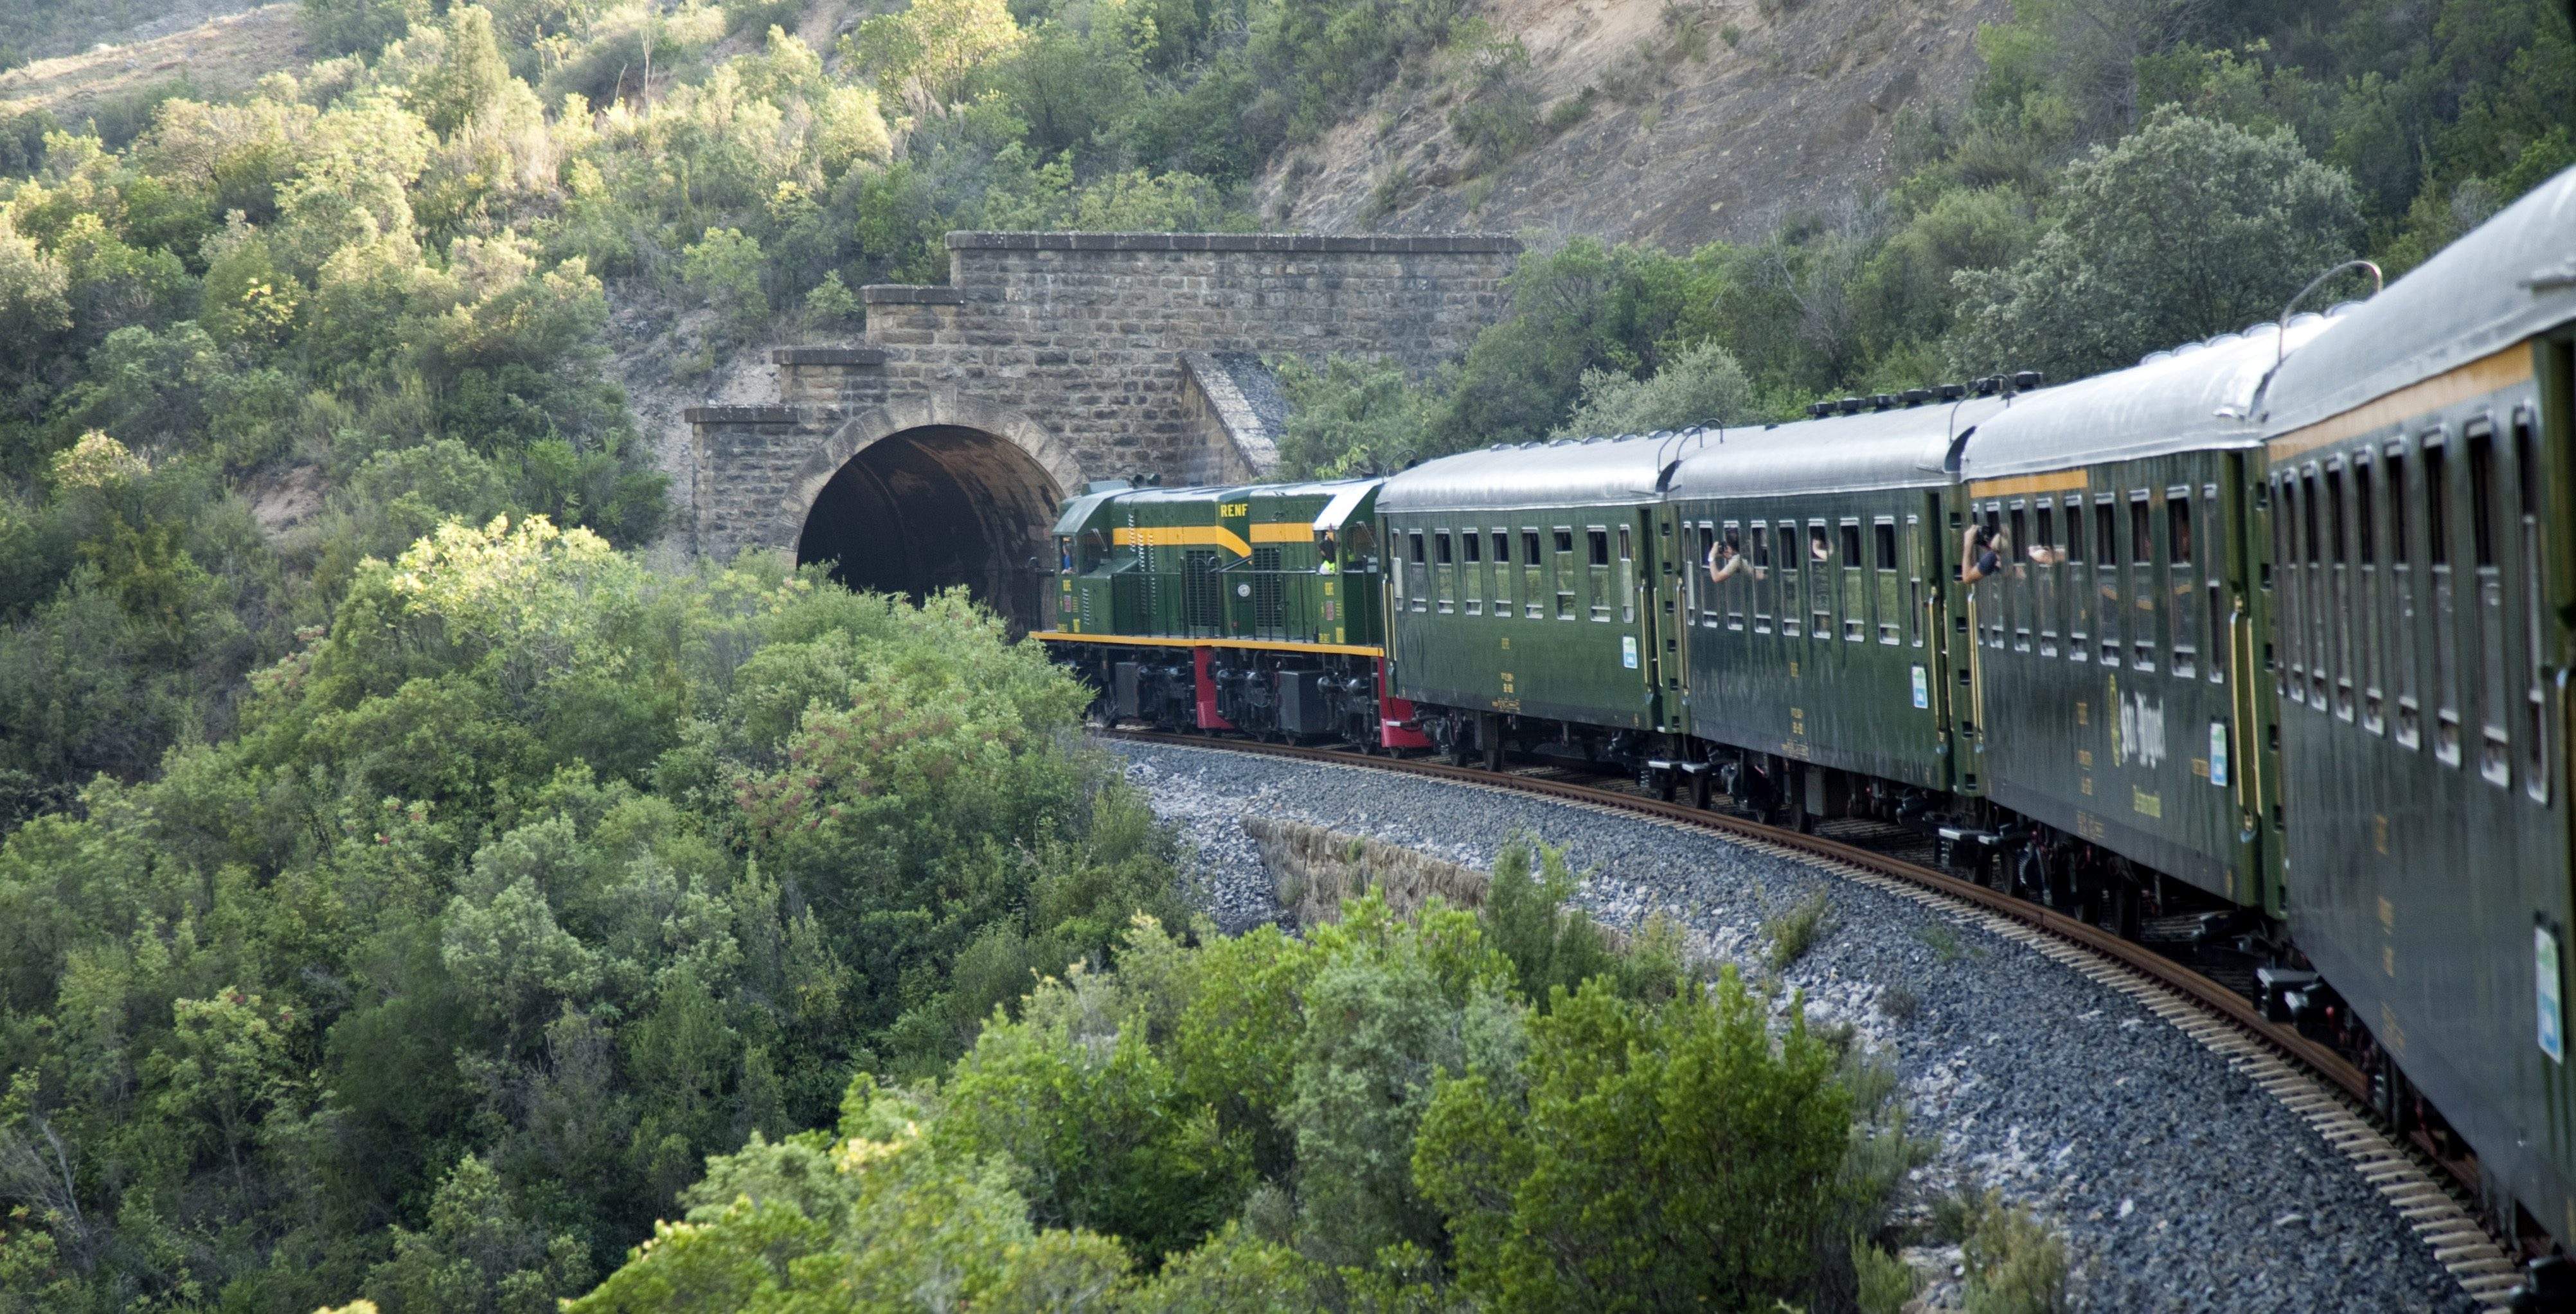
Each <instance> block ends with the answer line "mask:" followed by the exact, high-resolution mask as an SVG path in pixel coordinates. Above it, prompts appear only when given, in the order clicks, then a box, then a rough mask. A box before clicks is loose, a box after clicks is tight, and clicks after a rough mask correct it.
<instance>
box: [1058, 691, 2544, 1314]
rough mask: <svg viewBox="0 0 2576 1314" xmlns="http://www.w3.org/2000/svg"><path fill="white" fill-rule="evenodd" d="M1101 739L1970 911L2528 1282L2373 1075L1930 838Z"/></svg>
mask: <svg viewBox="0 0 2576 1314" xmlns="http://www.w3.org/2000/svg"><path fill="white" fill-rule="evenodd" d="M1101 733H1103V734H1104V735H1106V736H1108V737H1112V738H1119V739H1128V740H1134V741H1138V742H1142V743H1155V744H1169V745H1174V746H1180V747H1188V748H1196V749H1211V750H1217V751H1222V752H1232V753H1241V754H1247V755H1257V756H1266V757H1278V758H1288V759H1293V760H1298V761H1306V762H1318V763H1325V764H1329V765H1335V766H1341V767H1347V768H1356V769H1364V770H1376V771H1390V772H1399V773H1402V774H1406V775H1413V776H1420V777H1424V778H1427V779H1432V780H1438V781H1444V782H1447V783H1451V784H1458V785H1467V786H1471V787H1475V788H1481V789H1492V790H1501V791H1506V792H1514V793H1521V794H1530V795H1535V796H1539V797H1543V798H1547V799H1551V800H1554V801H1556V802H1559V803H1565V804H1571V805H1574V806H1577V807H1583V808H1588V809H1593V810H1596V811H1601V812H1607V813H1613V814H1618V815H1624V816H1629V817H1634V818H1639V819H1643V820H1646V821H1648V822H1650V823H1653V824H1659V825H1664V826H1671V827H1676V828H1683V829H1692V830H1700V831H1713V832H1716V833H1718V834H1721V835H1724V836H1726V837H1728V838H1729V839H1730V840H1732V841H1734V842H1736V843H1740V844H1743V845H1745V846H1746V847H1749V848H1753V849H1756V850H1759V851H1766V852H1770V853H1774V854H1779V855H1783V856H1789V857H1792V858H1795V859H1796V860H1798V861H1800V862H1802V863H1805V864H1806V865H1809V866H1811V867H1814V868H1817V869H1819V870H1822V871H1824V872H1827V873H1829V874H1832V875H1835V876H1838V877H1841V878H1843V879H1845V880H1850V881H1854V882H1857V883H1860V884H1863V885H1866V886H1870V887H1872V888H1874V889H1878V890H1881V891H1884V892H1887V893H1891V894H1895V895H1898V896H1900V897H1903V898H1906V899H1910V900H1913V901H1915V902H1917V903H1921V904H1924V905H1926V906H1929V907H1934V908H1938V909H1941V910H1942V911H1945V912H1949V913H1951V914H1953V915H1957V916H1960V917H1962V918H1964V919H1965V920H1968V921H1969V922H1971V923H1972V924H1975V925H1977V926H1980V927H1982V928H1983V929H1984V930H1986V931H1988V932H1990V933H1992V934H1994V935H1996V936H1998V937H2000V938H2002V939H2005V940H2009V941H2011V942H2014V943H2016V944H2020V945H2023V946H2025V947H2027V948H2028V949H2030V950H2031V951H2032V952H2034V953H2037V954H2039V955H2041V956H2042V957H2045V958H2047V959H2049V960H2051V961H2053V962H2056V963H2058V964H2060V965H2062V966H2064V967H2066V968H2067V969H2069V970H2071V971H2074V972H2076V973H2078V974H2079V975H2082V976H2084V977H2086V978H2088V979H2090V980H2092V981H2095V982H2097V983H2099V984H2101V985H2103V986H2106V987H2108V988H2110V989H2112V990H2114V991H2117V992H2119V993H2121V994H2123V995H2126V996H2128V997H2130V998H2132V999H2134V1000H2136V1001H2138V1003H2139V1004H2140V1005H2142V1006H2143V1007H2145V1008H2146V1009H2148V1010H2149V1011H2150V1012H2152V1013H2154V1014H2156V1015H2157V1016H2158V1017H2160V1018H2162V1019H2164V1020H2165V1021H2166V1022H2168V1023H2170V1024H2171V1025H2172V1026H2173V1027H2174V1028H2175V1029H2176V1030H2179V1031H2181V1032H2182V1033H2184V1034H2185V1035H2186V1036H2188V1037H2190V1038H2191V1039H2192V1040H2193V1041H2195V1042H2197V1043H2198V1044H2200V1045H2201V1046H2203V1047H2204V1048H2206V1049H2208V1050H2210V1051H2212V1052H2213V1053H2215V1054H2217V1055H2218V1056H2219V1057H2220V1058H2221V1059H2223V1060H2224V1061H2225V1062H2226V1063H2227V1064H2228V1065H2229V1066H2230V1067H2232V1068H2235V1069H2237V1070H2238V1071H2240V1072H2243V1073H2245V1074H2246V1075H2247V1076H2248V1077H2249V1078H2250V1079H2251V1080H2252V1081H2253V1082H2254V1083H2255V1085H2256V1086H2258V1087H2259V1088H2260V1089H2261V1090H2263V1092H2264V1093H2265V1094H2267V1095H2269V1096H2270V1097H2272V1098H2273V1099H2275V1100H2277V1101H2279V1102H2280V1103H2281V1104H2282V1105H2283V1106H2284V1107H2286V1108H2288V1109H2289V1110H2290V1111H2291V1112H2293V1113H2295V1114H2297V1115H2299V1116H2300V1117H2301V1118H2303V1119H2305V1120H2306V1121H2307V1122H2308V1124H2309V1125H2310V1126H2311V1127H2313V1128H2315V1130H2316V1131H2317V1133H2318V1135H2319V1136H2320V1137H2322V1138H2323V1139H2324V1140H2325V1142H2326V1143H2327V1144H2328V1145H2329V1146H2331V1147H2332V1148H2333V1149H2334V1150H2335V1151H2336V1152H2337V1153H2339V1154H2341V1155H2342V1156H2343V1157H2344V1158H2345V1159H2346V1160H2347V1161H2348V1162H2350V1163H2351V1164H2352V1165H2353V1167H2354V1169H2355V1170H2356V1171H2358V1172H2359V1173H2360V1174H2361V1176H2362V1178H2363V1180H2364V1181H2366V1182H2368V1183H2369V1184H2370V1185H2371V1187H2372V1188H2373V1189H2375V1190H2377V1191H2378V1192H2379V1194H2380V1195H2381V1196H2382V1197H2383V1198H2384V1199H2385V1200H2387V1202H2388V1204H2389V1206H2390V1207H2391V1208H2393V1209H2395V1210H2396V1211H2397V1213H2398V1215H2399V1216H2400V1217H2401V1218H2403V1219H2404V1220H2405V1221H2406V1223H2407V1225H2408V1226H2409V1227H2410V1228H2412V1229H2413V1231H2414V1232H2415V1234H2416V1236H2417V1237H2419V1238H2420V1239H2421V1240H2422V1241H2423V1242H2424V1243H2425V1245H2426V1246H2427V1247H2428V1248H2429V1249H2430V1250H2431V1251H2432V1254H2433V1258H2434V1260H2435V1262H2436V1263H2439V1264H2440V1265H2441V1266H2442V1267H2443V1268H2444V1269H2445V1270H2446V1271H2448V1272H2449V1273H2450V1274H2451V1275H2452V1277H2454V1278H2455V1279H2457V1280H2458V1282H2459V1283H2460V1286H2461V1289H2462V1290H2463V1291H2465V1292H2466V1293H2467V1294H2468V1295H2469V1296H2470V1298H2471V1299H2473V1300H2475V1301H2477V1302H2478V1303H2479V1304H2480V1305H2481V1306H2483V1307H2487V1308H2495V1309H2502V1308H2506V1307H2507V1306H2508V1305H2509V1304H2510V1302H2511V1300H2512V1296H2513V1292H2514V1289H2515V1288H2516V1286H2517V1285H2519V1283H2520V1282H2521V1280H2522V1269H2521V1267H2520V1266H2519V1265H2518V1264H2517V1263H2516V1262H2515V1260H2514V1258H2513V1257H2512V1255H2511V1253H2510V1252H2509V1250H2508V1249H2507V1247H2506V1246H2504V1245H2503V1244H2501V1243H2500V1242H2499V1241H2498V1239H2497V1237H2496V1236H2495V1234H2494V1233H2493V1232H2491V1231H2490V1230H2489V1229H2488V1227H2487V1226H2486V1225H2485V1224H2484V1223H2483V1222H2482V1221H2481V1219H2480V1215H2479V1213H2478V1211H2477V1209H2476V1208H2475V1206H2474V1205H2473V1204H2472V1203H2471V1200H2473V1199H2474V1196H2473V1194H2472V1193H2473V1192H2474V1191H2475V1189H2476V1180H2477V1179H2476V1175H2475V1168H2474V1166H2473V1165H2469V1164H2465V1163H2462V1162H2459V1161H2456V1160H2450V1159H2446V1158H2444V1157H2442V1156H2441V1155H2439V1154H2438V1153H2437V1152H2436V1150H2435V1147H2433V1146H2432V1145H2430V1144H2428V1143H2426V1142H2425V1141H2423V1140H2422V1139H2420V1138H2419V1137H2415V1136H2401V1135H2399V1134H2397V1133H2395V1132H2392V1131H2391V1130H2390V1129H2389V1128H2388V1127H2387V1126H2386V1125H2385V1124H2384V1123H2382V1122H2381V1121H2380V1120H2379V1119H2378V1118H2377V1117H2376V1115H2374V1114H2373V1113H2372V1112H2371V1111H2370V1093H2371V1092H2370V1085H2369V1079H2368V1078H2367V1077H2365V1076H2364V1075H2363V1074H2362V1072H2361V1071H2360V1069H2358V1068H2356V1067H2354V1066H2353V1065H2352V1064H2351V1063H2350V1062H2348V1061H2347V1060H2346V1059H2345V1058H2344V1057H2343V1056H2342V1055H2340V1054H2337V1053H2336V1052H2334V1050H2332V1049H2330V1048H2328V1047H2327V1046H2325V1045H2322V1044H2319V1043H2318V1042H2316V1041H2314V1040H2312V1039H2309V1038H2308V1037H2306V1036H2303V1035H2301V1034H2300V1033H2299V1032H2298V1031H2297V1030H2296V1029H2295V1028H2293V1027H2290V1026H2287V1025H2284V1024H2281V1023H2277V1022H2273V1021H2271V1020H2270V1019H2268V1018H2265V1017H2264V1016H2263V1014H2262V1013H2261V1011H2260V1010H2259V1009H2258V1008H2257V1007H2256V1006H2255V1004H2254V1002H2253V1001H2252V1000H2251V999H2249V998H2248V997H2247V996H2246V995H2245V994H2243V993H2240V991H2239V990H2238V989H2237V988H2233V987H2231V986H2230V985H2228V984H2226V983H2224V982H2223V981H2221V980H2220V979H2218V977H2216V976H2213V975H2211V974H2210V973H2208V972H2205V971H2203V970H2200V969H2199V968H2197V967H2195V966H2194V965H2192V964H2189V963H2185V962H2182V961H2179V960H2177V959H2176V958H2175V957H2172V956H2169V955H2168V954H2165V953H2163V952H2159V951H2158V950H2157V949H2155V948H2154V947H2153V946H2152V945H2151V944H2148V943H2141V942H2136V941H2129V940H2123V939H2121V938H2120V937H2118V936H2116V935H2113V934H2111V933H2110V932H2107V931H2105V930H2103V929H2101V928H2100V927H2097V926H2094V925H2093V924H2091V923H2089V922H2086V921H2082V920H2079V919H2077V918H2074V917H2069V916H2067V915H2066V914H2064V913H2062V912H2058V911H2056V910H2055V909H2051V908H2047V907H2044V906H2041V905H2039V904H2036V903H2033V902H2031V901H2029V900H2027V899H2022V898H2018V897H2016V896H2013V895H2011V894H2007V893H2004V892H2002V891H1999V890H1995V889H1991V888H1988V887H1986V886H1983V885H1980V884H1977V883H1976V882H1974V881H1969V880H1965V879H1962V878H1960V877H1958V876H1954V875H1951V874H1949V873H1947V872H1944V871H1940V870H1938V869H1936V868H1934V867H1931V866H1928V865H1925V864H1924V863H1921V862H1917V861H1913V860H1911V859H1910V858H1908V857H1906V856H1903V850H1904V848H1906V847H1913V848H1915V849H1917V850H1918V851H1919V850H1920V848H1921V847H1922V841H1923V837H1922V836H1921V835H1920V834H1919V833H1917V832H1914V831H1909V830H1903V829H1901V828H1898V827H1893V826H1884V825H1873V824H1869V823H1858V824H1843V825H1839V826H1837V825H1836V824H1835V823H1827V828H1828V829H1829V830H1832V831H1836V832H1838V833H1829V834H1808V833H1804V832H1801V831H1798V830H1793V829H1788V828H1785V827H1779V826H1771V825H1766V824H1763V823H1761V822H1759V821H1754V820H1751V819H1749V818H1746V817H1742V816H1737V815H1733V814H1731V813H1728V812H1724V811H1719V810H1716V809H1715V807H1714V806H1712V807H1711V808H1708V809H1702V808H1698V807H1694V806H1691V805H1689V804H1686V803H1680V802H1668V801H1665V800H1663V799H1661V798H1657V797H1654V796H1652V795H1649V794H1646V793H1644V792H1642V791H1640V790H1638V789H1636V788H1635V787H1634V786H1633V785H1631V784H1627V783H1625V782H1621V781H1619V780H1617V779H1616V778H1615V777H1598V776H1584V775H1581V774H1580V773H1577V772H1575V771H1572V770H1570V769H1568V768H1565V767H1561V766H1555V765H1546V766H1536V767H1526V766H1525V767H1518V768H1507V769H1505V770H1502V771H1494V770H1488V769H1483V768H1477V767H1467V766H1457V765H1452V764H1449V763H1445V762H1439V761H1433V760H1429V759H1427V758H1421V757H1404V756H1378V755H1374V754H1361V753H1354V752H1350V751H1347V750H1343V749H1332V748H1313V747H1303V746H1296V745H1284V744H1273V743H1260V742H1254V741H1249V740H1242V739H1228V738H1220V737H1214V736H1209V735H1201V734H1173V733H1168V732H1162V731H1152V730H1138V729H1121V728H1115V727H1113V728H1109V729H1106V730H1103V731H1102V732H1101ZM1839 832H1850V833H1847V834H1846V833H1839ZM1891 841H1894V842H1893V843H1891ZM1873 843H1875V844H1876V847H1873V846H1872V845H1873ZM2151 933H2152V932H2151Z"/></svg>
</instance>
